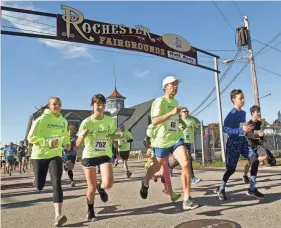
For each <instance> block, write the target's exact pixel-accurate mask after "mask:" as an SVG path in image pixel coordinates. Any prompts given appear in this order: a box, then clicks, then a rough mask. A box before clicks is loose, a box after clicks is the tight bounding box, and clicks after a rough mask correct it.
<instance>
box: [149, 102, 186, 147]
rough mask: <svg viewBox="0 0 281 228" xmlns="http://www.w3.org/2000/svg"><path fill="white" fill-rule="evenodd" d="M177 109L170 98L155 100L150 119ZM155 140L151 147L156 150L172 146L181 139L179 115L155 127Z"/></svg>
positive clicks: (176, 104)
mask: <svg viewBox="0 0 281 228" xmlns="http://www.w3.org/2000/svg"><path fill="white" fill-rule="evenodd" d="M175 107H178V102H177V101H176V100H175V99H174V98H172V99H168V98H165V97H159V98H157V99H156V100H155V101H154V102H153V103H152V106H151V119H153V118H154V117H157V116H162V115H165V114H167V113H168V112H170V111H172V110H173V109H174V108H175ZM155 127H156V129H155V138H154V141H153V146H154V147H158V148H168V147H172V146H174V145H175V144H176V143H177V142H178V141H179V140H180V139H181V138H183V132H182V131H181V130H180V129H179V115H178V114H177V115H174V116H172V117H170V118H169V119H167V120H166V121H164V122H162V123H160V124H158V125H157V126H155Z"/></svg>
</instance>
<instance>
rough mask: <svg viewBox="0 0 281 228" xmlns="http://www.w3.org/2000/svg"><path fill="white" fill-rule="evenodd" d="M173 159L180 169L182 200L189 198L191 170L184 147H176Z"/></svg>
mask: <svg viewBox="0 0 281 228" xmlns="http://www.w3.org/2000/svg"><path fill="white" fill-rule="evenodd" d="M173 154H174V157H175V159H176V160H177V161H178V162H179V163H180V166H181V168H182V174H181V182H182V185H183V193H184V199H185V200H186V199H189V197H190V183H191V170H190V158H189V156H188V153H187V151H186V148H185V146H184V145H181V146H178V147H177V148H176V149H175V151H174V153H173Z"/></svg>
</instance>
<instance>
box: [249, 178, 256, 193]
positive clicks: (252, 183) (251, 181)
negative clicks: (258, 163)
mask: <svg viewBox="0 0 281 228" xmlns="http://www.w3.org/2000/svg"><path fill="white" fill-rule="evenodd" d="M256 178H257V177H256V176H250V191H251V192H253V191H254V190H255V188H256Z"/></svg>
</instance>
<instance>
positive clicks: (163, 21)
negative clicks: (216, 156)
mask: <svg viewBox="0 0 281 228" xmlns="http://www.w3.org/2000/svg"><path fill="white" fill-rule="evenodd" d="M61 4H64V5H67V6H71V7H73V8H75V9H77V10H79V11H80V12H82V13H83V14H84V17H85V18H86V19H89V20H97V21H102V22H108V23H113V24H125V25H126V26H128V27H134V26H135V25H143V26H145V27H148V28H149V29H150V31H151V32H152V33H154V34H158V35H164V34H167V33H174V34H178V35H180V36H182V37H184V38H185V39H186V40H187V41H188V42H189V43H190V44H191V45H192V46H194V47H197V48H200V49H203V50H224V51H210V52H212V53H214V54H217V55H219V56H220V57H221V60H220V63H219V69H220V71H221V74H220V75H222V73H223V72H224V71H225V70H226V68H227V67H226V66H224V65H223V64H222V63H221V62H222V61H223V60H225V59H229V58H233V57H234V56H235V54H236V52H237V51H236V50H237V45H236V44H235V32H234V31H233V29H232V28H231V26H232V27H233V28H234V29H236V28H237V27H239V26H241V25H242V23H243V20H242V16H241V14H240V13H239V11H238V9H237V8H236V6H235V4H234V3H233V2H232V1H230V2H217V3H216V4H217V6H218V7H219V9H220V10H221V11H222V12H223V14H224V15H225V17H226V18H227V20H228V21H229V23H230V24H231V26H230V25H229V24H228V22H227V21H226V20H225V19H224V18H223V16H222V15H221V14H220V12H219V11H218V9H217V8H216V7H215V5H214V4H213V3H212V2H22V3H20V2H4V5H6V6H11V7H16V8H27V9H32V10H37V11H44V12H50V13H59V14H63V13H64V12H63V11H62V10H61ZM237 5H238V7H239V9H240V11H241V12H242V14H244V15H246V16H248V18H249V22H250V29H251V36H252V39H253V51H254V53H257V52H258V51H259V50H260V49H261V48H263V47H264V45H263V44H261V43H259V42H257V41H255V39H256V40H258V41H261V42H263V43H268V42H269V41H271V40H272V39H273V38H274V37H275V36H276V35H277V34H278V33H280V32H281V23H277V22H280V21H281V14H280V8H281V2H240V1H239V2H237ZM9 16H14V17H18V18H24V19H25V20H30V21H40V22H43V23H46V24H51V25H55V20H54V19H50V18H46V17H40V18H37V17H36V16H32V15H23V14H17V13H11V12H7V11H2V19H3V20H2V25H5V26H13V27H17V28H21V29H22V28H23V29H32V30H36V31H37V32H39V31H40V32H41V31H44V32H48V33H52V34H55V32H56V30H55V29H56V28H55V27H51V26H45V25H42V24H34V23H32V22H29V21H23V20H19V19H16V18H11V17H9ZM16 23H18V24H16ZM20 24H22V25H20ZM28 26H29V27H28ZM30 26H32V27H30ZM1 29H6V28H3V27H2V28H1ZM278 43H279V44H278ZM77 45H80V46H82V47H77V46H70V45H65V44H59V43H54V42H50V41H47V40H40V39H35V38H25V37H17V36H7V35H2V36H1V60H2V61H1V144H2V145H3V144H7V143H9V142H11V141H12V142H19V141H20V140H22V139H24V136H25V132H26V127H27V123H28V119H29V116H30V115H31V114H32V113H34V112H35V111H36V109H35V106H36V107H40V106H41V105H44V104H46V103H47V101H48V99H49V97H51V96H58V97H60V98H61V99H62V102H63V108H65V109H87V110H89V109H90V108H91V107H90V100H91V97H92V96H93V95H94V94H96V93H102V94H104V95H105V96H108V95H110V94H111V93H112V91H113V89H114V74H113V72H114V70H113V69H114V66H115V71H116V75H117V89H118V91H119V92H120V93H121V94H122V95H123V96H125V97H126V101H125V107H131V106H133V105H136V104H139V103H142V102H146V101H148V100H151V99H153V98H156V97H159V96H162V95H163V94H162V92H163V91H162V88H161V82H162V80H163V78H164V77H166V76H168V75H175V76H177V77H179V78H180V79H181V80H182V83H181V84H180V87H179V92H178V94H177V96H176V99H177V100H178V101H179V103H180V105H182V106H186V107H188V109H189V110H190V111H191V112H192V111H193V110H194V109H195V108H197V106H198V105H199V104H200V103H201V102H202V101H203V100H204V99H205V98H206V96H207V95H208V94H209V93H210V91H211V90H212V89H213V88H214V86H215V76H214V73H213V72H211V71H207V70H204V69H201V68H198V67H195V66H191V65H188V64H184V63H180V62H177V61H173V60H168V59H165V58H160V57H157V56H152V55H147V54H143V53H141V52H133V51H122V50H120V49H113V48H103V47H99V46H93V45H85V44H79V43H77ZM270 45H271V46H274V45H277V46H275V48H276V49H279V51H278V50H275V49H270V50H268V51H266V52H265V53H262V54H260V55H257V57H256V58H255V62H256V65H257V66H259V67H263V68H265V69H267V70H270V71H272V72H275V73H278V74H281V64H280V63H281V53H280V52H281V51H280V50H281V35H280V36H279V37H278V38H277V39H276V40H275V41H274V42H272V43H271V44H270ZM266 49H267V48H266ZM266 49H265V50H266ZM225 50H230V51H225ZM245 53H246V52H245V51H243V52H242V53H241V54H240V56H241V57H242V56H243V55H244V54H245ZM198 59H199V62H200V63H201V64H204V65H206V66H209V67H213V66H212V63H213V59H212V58H208V57H206V56H203V55H201V54H199V56H198ZM242 67H243V63H242V62H241V61H239V62H237V63H235V64H234V65H233V67H232V68H231V70H230V72H229V73H228V74H227V75H226V77H225V79H224V80H223V81H222V82H221V84H220V87H221V90H223V89H224V88H225V87H226V86H227V85H228V84H229V82H230V81H231V80H232V79H233V78H234V77H235V75H236V74H237V73H238V72H239V71H240V69H241V68H242ZM256 72H257V78H258V86H259V93H260V96H264V95H266V94H268V93H271V96H267V97H265V98H262V99H261V100H260V102H261V108H262V116H263V117H264V118H266V119H267V120H268V121H269V122H273V121H274V120H275V119H277V118H278V116H277V113H278V111H279V110H281V99H280V95H281V91H280V87H281V77H280V76H278V75H275V74H272V73H269V72H266V71H264V70H262V69H260V68H257V69H256ZM238 88H240V89H242V90H243V92H244V94H245V106H244V110H246V111H247V119H249V118H250V114H249V108H250V107H251V106H252V105H254V95H253V86H252V78H251V70H250V67H249V66H247V67H246V68H245V69H244V70H243V71H242V73H241V74H240V75H239V76H238V77H237V79H236V80H235V81H234V82H233V83H232V84H231V85H230V86H229V87H228V88H227V89H226V90H225V92H224V93H223V94H222V97H221V99H222V100H221V103H222V111H223V117H225V116H226V115H227V114H228V112H229V111H230V109H231V108H232V103H231V102H230V98H229V92H230V91H231V90H232V89H238ZM215 96H216V94H215V93H213V94H212V96H211V97H210V99H209V100H208V101H207V102H206V104H205V105H207V104H208V103H209V102H210V101H212V100H213V98H215ZM205 105H204V106H205ZM204 106H202V107H201V109H202V108H203V107H204ZM201 109H199V110H201ZM196 117H197V118H198V119H200V120H202V121H203V123H204V124H208V123H214V122H215V123H217V122H218V112H217V102H216V101H215V102H213V103H212V104H211V105H210V106H209V107H208V108H206V109H205V110H204V111H203V112H201V113H200V114H199V115H197V116H196Z"/></svg>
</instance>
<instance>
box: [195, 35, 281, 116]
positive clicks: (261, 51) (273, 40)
mask: <svg viewBox="0 0 281 228" xmlns="http://www.w3.org/2000/svg"><path fill="white" fill-rule="evenodd" d="M280 35H281V32H279V33H278V34H277V35H276V36H275V37H274V38H273V39H272V40H271V41H270V42H269V43H268V44H267V45H265V46H264V47H263V48H262V49H260V50H259V51H258V52H257V53H256V54H255V55H254V56H253V57H255V56H256V55H258V54H259V53H261V52H262V51H263V50H264V49H265V48H266V47H267V46H268V45H270V44H271V43H272V42H274V40H276V39H277V38H278V37H279V36H280ZM248 65H249V63H247V64H245V65H244V66H243V67H242V69H241V70H240V71H239V72H238V74H236V75H235V77H234V78H233V79H232V80H231V81H230V82H229V84H228V85H227V86H226V87H225V88H224V89H223V91H222V92H221V93H220V95H221V94H223V93H224V92H225V91H226V89H227V88H228V87H229V86H230V85H231V84H232V83H233V82H234V80H235V79H236V78H237V77H238V76H239V75H240V74H241V73H242V71H243V70H244V69H245V68H246V67H247V66H248ZM271 73H273V72H271ZM216 99H217V98H214V99H213V100H212V101H211V102H210V103H209V104H207V106H205V107H204V108H203V109H202V110H200V111H199V112H197V113H196V114H194V116H197V115H199V114H200V113H201V112H203V111H204V110H205V109H207V108H208V107H209V106H210V105H211V104H212V103H213V102H214V101H215V100H216Z"/></svg>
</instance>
